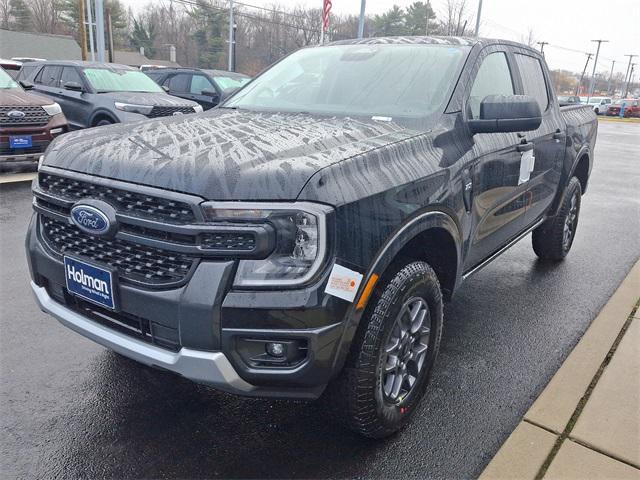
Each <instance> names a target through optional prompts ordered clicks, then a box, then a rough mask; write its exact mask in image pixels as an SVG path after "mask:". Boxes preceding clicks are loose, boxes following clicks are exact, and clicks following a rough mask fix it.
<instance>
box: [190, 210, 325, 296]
mask: <svg viewBox="0 0 640 480" xmlns="http://www.w3.org/2000/svg"><path fill="white" fill-rule="evenodd" d="M202 208H203V212H204V216H205V219H206V220H207V221H208V222H215V223H220V224H224V223H226V224H230V223H231V224H232V223H238V222H240V223H250V224H260V223H263V224H264V223H267V224H270V225H271V226H272V227H273V229H274V232H275V236H276V239H275V242H274V244H275V247H274V249H273V251H272V252H271V253H270V254H269V256H268V257H267V258H265V259H262V260H240V262H239V265H238V270H237V272H236V278H235V280H234V285H235V286H237V287H265V286H271V285H278V286H297V285H302V284H304V283H307V282H308V281H309V280H311V279H312V278H313V277H314V276H315V275H316V274H317V273H318V271H319V270H320V268H321V267H322V266H323V264H324V263H325V258H326V255H327V216H328V215H329V214H330V213H331V212H332V211H333V209H332V208H330V207H327V206H325V205H319V204H313V203H306V202H298V203H292V204H281V205H278V204H272V205H265V204H260V203H239V204H232V205H229V204H225V203H222V202H206V203H203V204H202Z"/></svg>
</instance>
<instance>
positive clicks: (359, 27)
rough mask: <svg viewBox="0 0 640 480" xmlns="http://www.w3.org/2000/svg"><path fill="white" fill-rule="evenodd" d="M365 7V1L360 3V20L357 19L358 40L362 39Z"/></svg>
mask: <svg viewBox="0 0 640 480" xmlns="http://www.w3.org/2000/svg"><path fill="white" fill-rule="evenodd" d="M366 7H367V0H362V1H361V2H360V18H359V19H358V38H363V37H364V11H365V8H366Z"/></svg>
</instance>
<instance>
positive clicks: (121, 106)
mask: <svg viewBox="0 0 640 480" xmlns="http://www.w3.org/2000/svg"><path fill="white" fill-rule="evenodd" d="M116 108H117V109H118V110H122V111H123V112H130V113H139V114H140V115H149V114H150V113H151V110H153V105H135V104H133V103H121V102H116Z"/></svg>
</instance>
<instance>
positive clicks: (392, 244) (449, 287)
mask: <svg viewBox="0 0 640 480" xmlns="http://www.w3.org/2000/svg"><path fill="white" fill-rule="evenodd" d="M455 218H456V217H455V216H454V214H453V212H451V213H448V212H447V211H445V210H444V209H441V210H440V209H430V210H427V211H423V212H421V213H420V214H418V215H415V216H413V217H411V218H410V219H409V220H408V221H406V222H405V223H404V224H403V225H402V226H401V227H399V228H398V229H397V230H396V231H395V232H394V233H393V234H392V235H391V236H390V237H389V239H388V240H387V241H386V242H385V243H384V245H383V246H382V247H381V248H380V249H379V250H378V252H377V254H376V256H375V258H374V260H373V262H371V265H370V267H369V269H368V270H367V272H366V273H365V275H364V277H363V279H362V282H361V288H360V292H359V294H358V295H357V296H356V300H355V301H354V303H353V304H352V305H351V307H350V308H349V311H348V312H347V315H346V317H345V321H344V330H343V333H342V338H341V340H340V342H339V344H338V345H339V346H338V350H337V352H336V355H335V359H334V369H333V371H334V375H337V374H338V373H339V371H340V370H341V369H342V366H343V365H344V363H345V361H346V359H347V356H348V353H349V351H350V349H351V343H352V341H353V338H354V337H355V334H356V331H357V329H358V327H359V326H360V320H361V319H362V317H363V315H364V313H365V312H366V311H367V305H368V301H369V299H370V298H367V299H366V301H365V302H364V303H362V302H360V301H359V300H360V297H361V296H362V295H363V292H364V291H365V290H366V286H367V285H368V284H369V283H370V282H376V283H375V287H374V289H373V290H374V292H375V289H376V288H378V287H379V285H381V284H382V281H383V280H384V279H385V273H387V274H388V273H389V272H391V271H394V270H393V269H394V267H395V266H396V265H399V264H400V263H401V262H402V261H411V260H424V261H426V262H427V263H429V265H431V267H432V268H433V269H434V271H435V272H436V275H437V276H438V280H439V281H440V283H441V288H442V289H443V296H444V298H446V299H448V298H451V296H452V295H453V292H454V291H455V290H456V288H457V287H458V285H459V284H460V280H461V271H462V270H461V269H462V244H463V241H462V234H461V228H460V225H459V224H458V222H457V221H456V220H455ZM442 251H444V252H445V254H444V255H436V254H437V252H442ZM374 295H375V293H372V294H371V297H373V296H374Z"/></svg>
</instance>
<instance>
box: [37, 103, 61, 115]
mask: <svg viewBox="0 0 640 480" xmlns="http://www.w3.org/2000/svg"><path fill="white" fill-rule="evenodd" d="M42 108H43V109H44V111H45V112H47V115H49V116H50V117H53V116H54V115H58V114H59V113H62V109H61V108H60V105H58V104H57V103H55V102H54V103H52V104H51V105H43V106H42Z"/></svg>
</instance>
